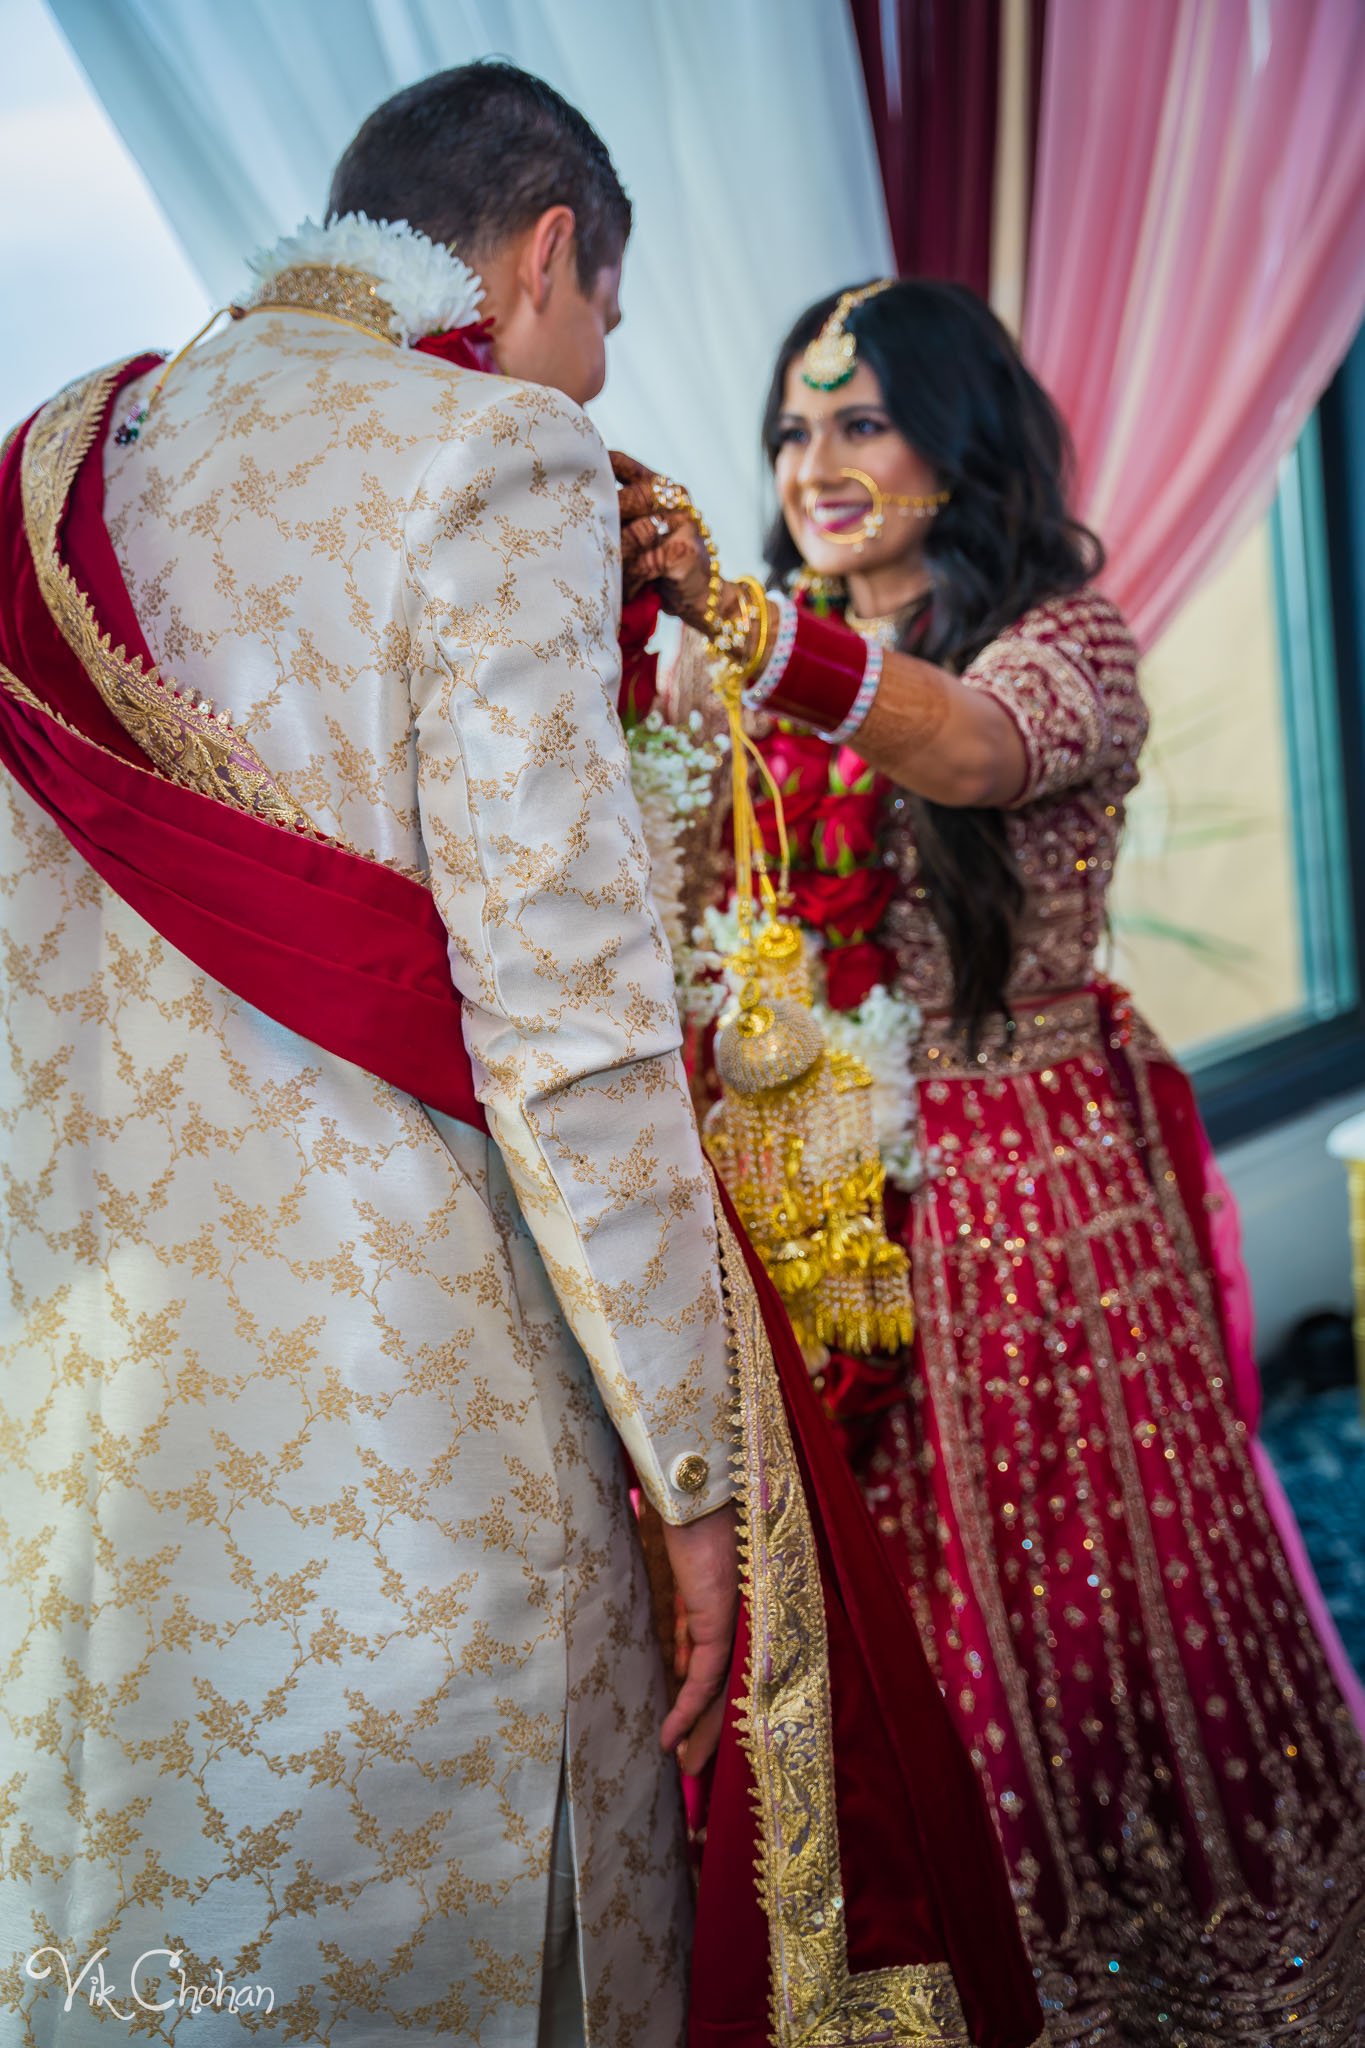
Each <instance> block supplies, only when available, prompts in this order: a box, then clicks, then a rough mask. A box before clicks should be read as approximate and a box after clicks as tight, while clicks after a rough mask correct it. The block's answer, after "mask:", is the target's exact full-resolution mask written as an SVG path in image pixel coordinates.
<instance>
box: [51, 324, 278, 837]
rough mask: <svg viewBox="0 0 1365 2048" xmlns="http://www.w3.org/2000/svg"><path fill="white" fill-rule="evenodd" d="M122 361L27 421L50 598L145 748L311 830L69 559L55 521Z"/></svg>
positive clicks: (226, 795)
mask: <svg viewBox="0 0 1365 2048" xmlns="http://www.w3.org/2000/svg"><path fill="white" fill-rule="evenodd" d="M118 368H119V366H118V365H115V366H114V368H112V369H107V370H100V371H97V372H96V373H95V374H94V375H93V376H91V377H83V378H80V379H78V380H77V382H76V383H74V384H70V385H68V386H67V388H66V389H65V390H64V391H61V392H59V393H58V394H57V396H56V397H55V398H54V399H52V400H50V402H49V403H48V404H47V405H45V406H44V407H43V409H42V411H41V412H40V413H39V415H38V417H37V418H36V419H35V420H34V422H33V425H32V427H31V428H30V429H29V433H28V438H27V440H26V442H25V444H24V455H23V500H24V530H25V533H26V534H27V537H28V544H29V548H30V550H31V552H32V555H33V566H34V570H35V573H36V575H37V578H38V587H39V589H40V591H41V593H42V597H43V601H44V603H45V604H46V605H47V608H48V610H49V612H50V613H51V614H52V617H53V620H54V621H55V623H56V625H57V628H58V631H59V632H60V633H61V636H62V638H63V639H64V640H65V641H66V644H67V646H68V647H69V648H70V649H71V651H72V653H73V654H75V655H76V657H77V659H78V660H79V661H80V664H81V666H82V668H83V669H84V670H85V672H86V674H87V675H88V676H89V678H90V680H91V682H92V683H93V684H94V685H95V688H96V689H97V690H98V691H99V693H100V696H101V697H102V698H103V700H104V702H105V704H106V705H107V706H108V708H109V710H110V711H111V712H112V713H113V715H114V717H115V718H116V719H117V720H118V722H119V724H120V725H121V726H122V727H123V729H124V731H125V732H126V733H127V734H128V736H129V738H130V739H132V740H133V741H135V743H136V744H137V745H138V746H139V747H140V748H141V749H142V751H143V753H144V754H146V756H147V758H148V759H149V760H150V761H151V762H153V763H154V764H155V766H156V767H158V768H159V769H161V770H162V771H163V772H164V773H166V774H167V775H169V776H171V777H172V778H173V779H174V780H175V781H177V782H180V783H184V784H186V785H187V786H188V787H189V788H191V789H197V790H198V791H199V792H200V793H201V794H202V795H205V796H211V797H215V798H216V799H217V800H218V801H219V802H221V803H228V804H231V805H232V807H233V808H234V809H235V810H239V811H247V812H250V814H251V815H252V816H253V817H258V818H267V819H269V821H270V822H271V823H272V824H274V825H283V826H286V827H290V828H293V829H294V830H300V831H307V832H313V831H314V830H315V829H316V828H315V827H314V825H313V821H312V819H311V818H310V817H309V816H308V813H307V812H306V811H304V810H302V809H301V808H300V806H299V805H298V804H296V803H295V802H294V800H293V798H292V797H290V796H289V795H288V793H287V792H286V791H285V790H284V789H283V788H282V787H281V785H280V783H279V782H278V781H277V780H276V778H275V776H274V775H272V773H271V771H270V769H269V768H268V767H267V766H266V764H265V762H264V761H263V760H262V759H261V757H260V755H259V754H258V753H257V752H256V749H255V748H254V747H253V746H252V744H251V742H250V741H249V740H248V739H247V738H246V737H245V736H244V735H243V734H242V733H241V732H239V731H237V730H236V729H235V728H234V726H233V725H232V724H231V722H230V721H229V719H228V717H227V715H226V713H225V712H221V711H215V710H214V708H213V705H212V704H211V703H209V701H208V700H207V699H206V698H202V697H198V696H196V695H194V694H193V693H190V694H186V693H183V692H181V691H180V690H178V689H177V688H176V687H175V685H174V683H172V682H170V681H169V680H167V679H166V678H164V677H163V676H162V675H161V673H160V671H159V670H158V669H156V668H150V669H144V667H143V665H142V661H141V658H140V657H139V656H136V655H134V656H133V657H132V658H131V659H130V658H129V656H128V654H127V652H126V650H125V649H124V648H122V647H115V646H114V645H113V642H112V639H111V636H110V635H109V634H108V633H107V632H103V631H102V630H101V628H100V624H99V621H98V619H97V618H96V617H95V614H94V610H93V608H92V607H91V604H90V600H89V599H88V598H87V597H86V595H85V593H84V592H83V591H82V590H81V588H80V586H79V585H78V584H77V582H76V579H75V577H74V576H73V575H72V574H71V571H70V570H69V569H68V568H67V566H66V564H65V563H64V562H63V561H62V559H61V556H60V554H59V553H58V550H57V530H58V527H59V525H60V522H61V517H62V513H63V511H64V510H65V508H66V501H67V498H68V496H69V494H70V491H71V487H72V484H73V483H74V481H75V478H76V473H77V471H78V470H79V468H80V465H81V463H82V462H83V461H84V459H85V457H86V456H87V455H88V454H89V452H90V449H91V447H92V446H93V443H94V440H95V436H96V434H97V433H98V431H99V425H100V421H101V419H102V418H103V416H104V411H105V407H106V406H107V404H108V400H109V393H110V391H111V389H112V387H113V383H114V379H115V378H116V376H117V375H118Z"/></svg>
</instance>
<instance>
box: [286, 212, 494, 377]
mask: <svg viewBox="0 0 1365 2048" xmlns="http://www.w3.org/2000/svg"><path fill="white" fill-rule="evenodd" d="M249 268H250V269H251V270H252V272H253V273H254V274H255V276H256V277H257V278H258V279H259V280H260V282H259V284H258V285H257V288H256V290H255V291H254V292H253V294H252V295H251V297H250V299H248V300H247V301H246V304H247V305H248V306H253V307H254V306H281V307H297V308H298V309H299V310H300V311H304V312H313V313H328V314H330V315H331V316H332V317H333V318H334V319H340V320H347V321H352V322H354V323H355V325H356V326H358V327H366V328H368V329H369V330H370V332H371V333H373V334H378V335H382V336H383V337H384V339H385V340H386V341H396V342H397V343H398V344H399V346H400V347H410V346H411V345H412V344H413V343H414V342H418V341H421V340H422V339H423V337H424V336H426V335H428V334H443V333H446V332H448V331H449V330H450V329H451V328H458V327H468V326H470V325H471V324H472V322H473V321H474V320H475V319H476V317H477V313H478V307H479V301H480V300H481V299H482V297H483V285H482V283H481V281H480V279H479V278H478V277H477V276H476V275H475V273H474V272H473V271H472V270H471V269H470V268H469V265H468V264H467V263H462V262H461V261H460V258H459V257H458V256H457V255H455V253H454V251H453V250H451V249H447V248H444V247H442V245H441V244H440V243H439V242H433V241H432V239H431V237H430V236H429V235H424V234H421V233H419V231H418V230H417V229H416V228H414V227H409V225H408V223H407V222H406V221H405V220H370V219H369V217H368V216H367V215H366V214H363V213H344V214H341V215H340V216H339V217H337V218H336V219H333V220H330V221H328V222H327V224H326V225H325V226H324V227H319V226H318V225H317V224H316V222H314V221H311V220H306V221H304V223H303V224H302V226H301V227H299V228H297V229H296V230H295V232H294V233H293V234H292V235H283V236H281V238H280V240H279V241H278V242H276V244H275V246H274V248H273V249H258V250H257V251H256V254H255V255H254V256H253V257H251V258H250V260H249Z"/></svg>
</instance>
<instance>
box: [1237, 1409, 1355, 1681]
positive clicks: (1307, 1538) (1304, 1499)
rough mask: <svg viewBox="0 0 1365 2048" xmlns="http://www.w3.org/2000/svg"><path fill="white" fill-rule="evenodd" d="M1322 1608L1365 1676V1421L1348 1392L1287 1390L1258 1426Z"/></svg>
mask: <svg viewBox="0 0 1365 2048" xmlns="http://www.w3.org/2000/svg"><path fill="white" fill-rule="evenodd" d="M1261 1435H1262V1439H1263V1441H1264V1443H1265V1446H1266V1449H1267V1450H1268V1451H1269V1452H1270V1455H1271V1457H1272V1458H1273V1459H1274V1461H1275V1466H1276V1469H1277V1471H1278V1472H1279V1475H1280V1478H1281V1479H1282V1480H1283V1482H1284V1489H1285V1492H1286V1493H1287V1494H1288V1495H1289V1498H1290V1500H1291V1502H1292V1503H1293V1507H1294V1513H1295V1514H1296V1515H1297V1517H1298V1522H1299V1527H1300V1528H1301V1529H1302V1531H1303V1540H1304V1543H1305V1544H1306V1546H1307V1549H1308V1555H1309V1556H1310V1557H1311V1558H1312V1560H1313V1566H1314V1569H1315V1570H1316V1572H1317V1575H1318V1580H1319V1583H1320V1584H1321V1586H1322V1590H1323V1594H1324V1596H1325V1598H1326V1601H1327V1605H1328V1607H1329V1608H1330V1609H1331V1611H1332V1615H1333V1618H1334V1619H1335V1621H1336V1624H1337V1627H1338V1628H1339V1629H1340V1630H1341V1639H1342V1641H1343V1642H1344V1643H1345V1645H1346V1649H1347V1653H1348V1655H1349V1656H1350V1657H1351V1659H1352V1661H1353V1662H1354V1664H1355V1667H1356V1669H1357V1671H1359V1672H1360V1674H1361V1676H1362V1677H1365V1419H1362V1415H1361V1407H1360V1395H1359V1393H1358V1391H1357V1389H1356V1388H1355V1387H1353V1386H1351V1387H1330V1388H1327V1389H1326V1390H1325V1391H1324V1392H1322V1393H1315V1394H1306V1393H1304V1392H1303V1391H1302V1390H1301V1389H1299V1390H1294V1389H1287V1390H1286V1391H1285V1392H1284V1393H1281V1394H1279V1395H1277V1397H1276V1398H1275V1399H1274V1400H1273V1401H1272V1402H1271V1403H1270V1404H1269V1405H1268V1406H1267V1408H1266V1412H1265V1419H1264V1421H1263V1423H1262V1425H1261Z"/></svg>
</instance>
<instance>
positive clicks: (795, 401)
mask: <svg viewBox="0 0 1365 2048" xmlns="http://www.w3.org/2000/svg"><path fill="white" fill-rule="evenodd" d="M850 469H857V470H861V471H862V472H863V474H864V475H865V476H869V477H871V478H872V480H873V482H874V483H875V484H876V485H877V488H878V489H879V490H880V491H882V492H884V493H885V494H886V495H887V496H888V497H892V496H897V497H907V498H918V497H929V496H931V495H932V494H933V492H934V491H936V490H937V489H938V479H937V478H936V477H935V475H934V473H933V471H932V470H931V469H930V467H929V465H928V463H927V462H925V461H924V460H923V458H922V457H921V456H919V455H917V454H916V453H915V450H914V449H913V448H912V447H911V446H910V443H909V442H908V441H907V440H906V439H905V438H904V436H903V435H902V434H900V433H899V432H898V430H897V429H896V427H895V426H894V425H893V423H892V420H891V415H890V414H889V413H888V412H887V410H886V407H885V406H884V404H883V403H882V389H881V385H880V384H879V383H878V381H877V378H876V376H875V374H874V373H873V371H871V370H870V369H869V368H868V366H867V364H866V363H859V365H858V367H857V369H856V370H855V371H854V373H853V375H852V377H851V378H850V379H849V381H848V383H847V384H841V385H840V387H839V389H838V390H837V391H812V390H811V388H810V386H809V385H808V384H805V383H803V382H802V380H801V358H800V356H797V357H796V359H795V361H794V362H793V363H792V365H791V367H790V368H789V369H788V371H787V380H786V385H785V389H784V392H783V403H782V412H781V414H780V415H779V418H778V422H777V459H776V462H775V463H774V465H773V474H774V477H775V479H776V483H777V495H778V502H779V504H780V505H781V507H782V514H783V517H784V518H785V519H786V522H787V529H788V531H789V532H790V534H791V537H792V539H793V540H794V541H795V542H796V545H797V547H798V548H799V549H800V552H801V556H802V559H803V560H804V561H805V562H806V563H808V565H809V566H810V567H811V568H812V569H814V570H816V571H817V572H818V573H819V574H820V575H822V576H847V575H849V574H853V575H860V574H862V573H864V572H865V571H867V570H869V569H882V568H889V567H890V566H891V565H892V564H893V563H897V562H900V561H904V562H905V563H906V565H907V567H908V566H910V565H912V564H913V563H916V562H918V560H919V556H920V551H921V549H922V548H923V545H924V536H925V533H926V531H927V522H926V521H925V520H924V519H922V518H916V517H915V515H914V512H913V511H912V510H911V508H910V507H909V506H905V505H893V504H888V505H887V506H886V508H885V515H884V522H883V525H882V527H881V530H880V532H877V533H870V532H868V531H867V521H868V515H869V514H870V513H871V511H872V509H873V506H874V504H875V500H874V499H873V498H872V496H871V494H870V492H869V491H868V490H867V488H866V486H865V485H863V484H861V483H858V482H857V481H856V480H855V479H854V478H852V477H850V476H846V475H844V474H843V472H844V471H845V470H850Z"/></svg>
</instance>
